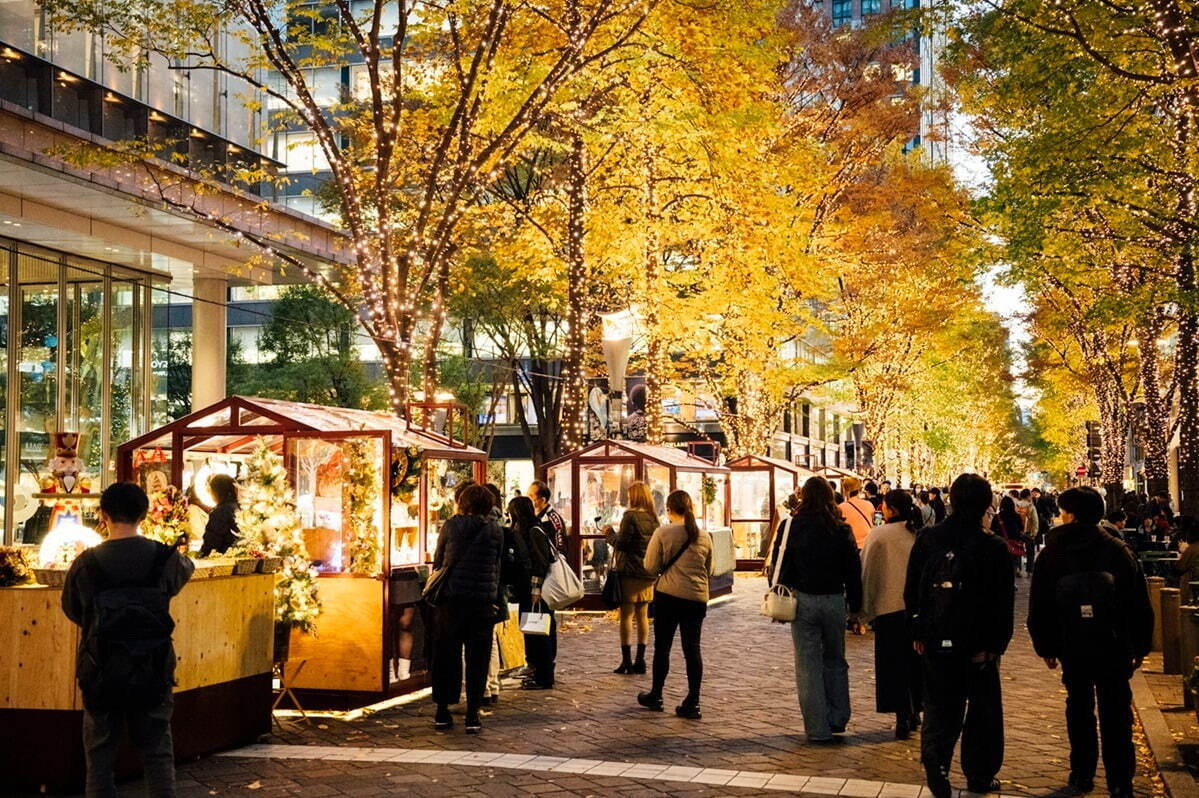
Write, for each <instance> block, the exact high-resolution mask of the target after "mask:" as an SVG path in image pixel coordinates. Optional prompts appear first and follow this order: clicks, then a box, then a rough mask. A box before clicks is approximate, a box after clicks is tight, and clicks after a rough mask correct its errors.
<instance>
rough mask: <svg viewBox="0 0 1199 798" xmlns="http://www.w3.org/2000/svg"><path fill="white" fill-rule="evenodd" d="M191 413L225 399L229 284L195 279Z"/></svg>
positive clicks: (206, 278)
mask: <svg viewBox="0 0 1199 798" xmlns="http://www.w3.org/2000/svg"><path fill="white" fill-rule="evenodd" d="M192 297H193V301H192V410H193V411H195V410H200V409H201V408H205V407H208V406H209V405H211V404H215V403H216V402H219V401H220V400H222V399H224V398H225V356H226V352H225V350H226V347H227V339H228V331H227V327H228V325H227V323H226V322H227V313H226V304H225V303H226V302H227V301H228V297H229V281H228V280H226V279H224V278H220V277H196V278H195V279H194V281H193V289H192Z"/></svg>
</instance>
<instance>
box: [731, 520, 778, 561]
mask: <svg viewBox="0 0 1199 798" xmlns="http://www.w3.org/2000/svg"><path fill="white" fill-rule="evenodd" d="M769 538H770V523H769V522H768V521H733V547H734V548H735V549H736V550H737V559H739V560H754V559H758V558H765V556H766V541H767V540H768V539H769Z"/></svg>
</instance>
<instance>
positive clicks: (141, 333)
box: [0, 231, 165, 544]
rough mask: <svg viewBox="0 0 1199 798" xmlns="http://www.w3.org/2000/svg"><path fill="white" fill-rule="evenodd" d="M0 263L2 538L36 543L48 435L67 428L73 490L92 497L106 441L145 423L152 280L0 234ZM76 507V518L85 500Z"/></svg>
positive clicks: (43, 528)
mask: <svg viewBox="0 0 1199 798" xmlns="http://www.w3.org/2000/svg"><path fill="white" fill-rule="evenodd" d="M14 232H18V231H14ZM0 258H3V266H4V267H6V268H0V280H2V281H3V291H0V352H2V353H3V358H4V360H3V364H4V367H3V369H0V376H2V378H3V380H4V390H3V391H0V402H2V403H3V406H2V411H3V418H4V435H3V436H0V447H3V448H2V452H0V454H2V456H0V468H2V469H3V470H2V476H0V501H2V503H3V507H4V542H5V543H6V544H12V543H37V542H38V541H40V540H41V538H42V537H43V536H44V535H45V534H46V532H47V531H48V528H47V527H48V523H49V518H50V515H51V511H52V510H53V508H54V504H55V500H54V499H52V498H47V496H46V494H45V493H43V487H44V485H43V483H45V482H47V481H48V477H49V476H50V466H49V463H50V460H51V458H53V457H54V456H55V454H56V452H55V451H54V446H53V442H52V438H53V435H54V433H55V432H58V431H73V432H78V433H79V441H78V448H77V456H78V458H79V460H78V461H76V463H77V464H78V466H79V479H78V485H77V487H76V489H75V492H76V493H84V492H90V493H98V492H99V491H100V490H101V488H102V487H103V486H104V485H106V484H107V483H108V482H109V481H110V480H111V479H112V475H113V470H114V457H115V454H116V448H117V446H118V445H119V444H120V443H123V442H124V441H126V440H128V439H129V438H131V437H133V436H136V435H139V434H141V433H143V432H144V431H145V430H146V429H147V428H148V427H149V423H148V422H149V419H150V417H151V395H152V390H153V383H154V379H153V376H152V370H151V367H150V340H151V338H150V334H151V315H150V312H149V309H150V307H151V303H152V301H153V300H154V297H153V296H152V280H153V279H155V276H154V275H152V274H150V273H148V272H142V271H137V270H134V269H130V268H127V267H124V266H118V265H115V264H111V263H105V262H102V261H97V260H91V259H87V258H80V257H76V256H74V255H68V254H65V253H61V252H57V251H55V250H50V249H44V248H41V247H36V246H32V245H28V244H25V243H22V242H17V241H13V240H10V239H5V238H0ZM157 279H163V277H162V276H159V277H158V278H157ZM164 299H165V295H164ZM78 504H79V505H80V506H81V508H82V512H83V515H84V516H85V517H84V522H85V523H88V521H89V520H90V518H91V516H92V515H93V514H94V511H95V500H94V499H90V498H89V499H85V500H81V501H79V502H78Z"/></svg>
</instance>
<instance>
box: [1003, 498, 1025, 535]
mask: <svg viewBox="0 0 1199 798" xmlns="http://www.w3.org/2000/svg"><path fill="white" fill-rule="evenodd" d="M998 516H999V518H1000V519H1002V520H1001V521H1000V524H1001V528H1002V530H1003V534H1004V535H1005V536H1007V537H1016V536H1018V535H1020V534H1021V533H1023V532H1024V523H1023V521H1022V520H1021V518H1020V513H1018V512H1016V500H1015V499H1013V498H1012V497H1011V496H1004V497H1003V498H1002V499H1000V500H999V513H998ZM1009 527H1010V528H1009Z"/></svg>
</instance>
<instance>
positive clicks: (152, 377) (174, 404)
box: [148, 288, 191, 428]
mask: <svg viewBox="0 0 1199 798" xmlns="http://www.w3.org/2000/svg"><path fill="white" fill-rule="evenodd" d="M150 305H151V307H150V313H151V319H150V374H149V375H148V379H149V381H150V384H149V389H150V424H151V426H152V427H154V428H157V427H161V426H162V425H163V424H166V423H167V422H169V421H173V420H174V419H176V418H179V417H180V416H184V415H187V413H188V412H189V411H190V410H191V334H190V333H182V332H176V333H174V334H172V332H171V327H170V315H171V294H170V293H169V292H168V291H165V290H163V289H160V288H155V289H154V290H153V291H151V292H150Z"/></svg>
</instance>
